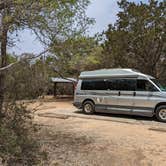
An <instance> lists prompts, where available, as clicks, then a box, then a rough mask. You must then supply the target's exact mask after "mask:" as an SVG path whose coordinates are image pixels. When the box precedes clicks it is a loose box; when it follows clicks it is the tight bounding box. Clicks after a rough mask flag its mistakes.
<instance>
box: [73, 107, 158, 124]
mask: <svg viewBox="0 0 166 166" xmlns="http://www.w3.org/2000/svg"><path fill="white" fill-rule="evenodd" d="M74 113H76V114H82V115H86V114H85V113H83V112H82V111H81V110H78V111H75V112H74ZM93 115H95V116H100V117H110V118H111V117H112V118H121V119H131V120H132V119H133V120H138V121H139V120H140V121H147V122H149V121H157V119H156V118H155V116H154V117H144V116H137V115H126V114H112V113H98V112H96V113H94V114H93ZM93 115H91V116H93ZM87 116H89V115H87Z"/></svg>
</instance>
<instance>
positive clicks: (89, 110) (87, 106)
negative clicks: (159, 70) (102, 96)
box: [83, 101, 95, 114]
mask: <svg viewBox="0 0 166 166" xmlns="http://www.w3.org/2000/svg"><path fill="white" fill-rule="evenodd" d="M83 112H84V113H86V114H93V113H94V112H95V105H94V103H93V102H92V101H85V102H84V103H83Z"/></svg>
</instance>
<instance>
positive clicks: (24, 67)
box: [5, 60, 49, 100]
mask: <svg viewBox="0 0 166 166" xmlns="http://www.w3.org/2000/svg"><path fill="white" fill-rule="evenodd" d="M47 72H48V70H47V65H46V64H45V62H44V61H43V60H38V61H37V62H36V63H34V64H30V63H29V62H28V61H23V62H22V63H19V64H17V65H15V67H13V69H12V71H10V72H9V73H8V76H7V78H6V82H7V83H6V95H5V96H6V98H7V99H12V100H21V99H34V98H37V97H38V96H41V95H43V94H46V93H47V91H48V87H49V75H48V73H47Z"/></svg>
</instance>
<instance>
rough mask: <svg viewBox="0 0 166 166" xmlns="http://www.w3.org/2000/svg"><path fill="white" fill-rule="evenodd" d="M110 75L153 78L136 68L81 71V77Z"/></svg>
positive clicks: (105, 76)
mask: <svg viewBox="0 0 166 166" xmlns="http://www.w3.org/2000/svg"><path fill="white" fill-rule="evenodd" d="M108 77H123V78H124V77H139V78H149V79H153V77H152V76H149V75H146V74H143V73H141V72H139V71H137V70H135V69H122V68H117V69H101V70H94V71H85V72H81V74H80V76H79V78H80V79H86V78H108Z"/></svg>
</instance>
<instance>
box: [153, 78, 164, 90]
mask: <svg viewBox="0 0 166 166" xmlns="http://www.w3.org/2000/svg"><path fill="white" fill-rule="evenodd" d="M151 80H152V81H153V82H154V83H155V84H156V85H157V86H158V87H159V88H160V90H161V91H166V86H164V85H162V84H161V83H160V82H159V80H157V79H151Z"/></svg>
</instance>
